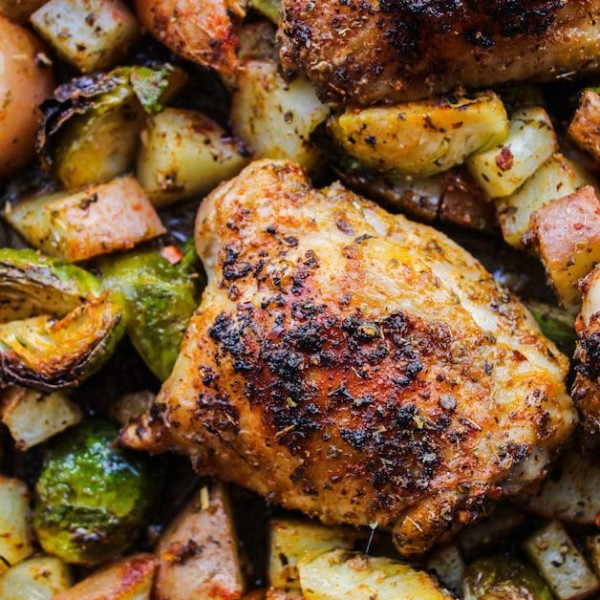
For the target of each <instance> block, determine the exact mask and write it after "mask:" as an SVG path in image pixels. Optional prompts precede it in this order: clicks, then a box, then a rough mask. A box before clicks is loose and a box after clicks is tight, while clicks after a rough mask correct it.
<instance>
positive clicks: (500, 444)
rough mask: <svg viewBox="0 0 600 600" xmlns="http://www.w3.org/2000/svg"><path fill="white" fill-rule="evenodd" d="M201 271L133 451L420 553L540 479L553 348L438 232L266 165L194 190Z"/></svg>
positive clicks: (553, 394) (553, 444)
mask: <svg viewBox="0 0 600 600" xmlns="http://www.w3.org/2000/svg"><path fill="white" fill-rule="evenodd" d="M196 243H197V249H198V252H199V254H200V256H201V258H202V259H203V261H204V265H205V268H206V271H207V274H208V277H209V283H208V287H207V288H206V290H205V291H204V295H203V298H202V303H201V306H200V308H199V309H198V311H197V312H196V314H195V315H194V317H193V318H192V321H191V323H190V326H189V329H188V331H187V334H186V338H185V340H184V342H183V345H182V348H181V354H180V356H179V359H178V361H177V364H176V366H175V368H174V371H173V373H172V375H171V376H170V378H169V379H168V381H167V382H166V383H165V384H164V386H163V388H162V390H161V392H160V394H159V396H158V397H157V400H156V403H155V404H154V406H153V407H152V409H151V410H150V411H149V412H148V413H147V414H145V415H144V416H142V417H141V418H140V419H139V420H138V421H137V422H134V423H133V424H131V425H130V426H128V427H127V428H126V429H125V430H124V431H123V433H122V436H121V441H122V442H123V443H125V444H126V445H129V446H131V447H134V448H138V449H142V450H149V451H151V452H161V451H167V450H174V451H177V452H181V453H184V454H187V455H189V457H190V458H191V459H192V461H193V464H194V465H195V467H196V469H197V470H198V471H199V472H201V473H210V474H215V475H218V476H219V477H220V478H222V479H225V480H228V481H233V482H235V483H238V484H240V485H243V486H246V487H248V488H250V489H252V490H255V491H256V492H258V493H260V494H263V495H264V496H266V497H267V499H268V500H269V501H271V502H274V503H278V504H282V505H283V506H285V507H287V508H291V509H299V510H301V511H304V512H305V513H307V514H309V515H311V516H314V517H318V518H320V519H322V520H323V521H324V522H328V523H348V524H351V525H356V526H361V525H371V526H378V527H380V528H382V529H385V530H388V531H391V532H392V533H393V535H394V541H395V543H396V545H397V546H398V549H399V550H400V551H401V552H402V553H404V554H411V553H418V552H422V551H424V550H426V549H427V548H428V547H429V546H430V545H431V544H432V543H433V542H434V541H436V540H438V539H440V538H443V537H445V536H447V535H448V534H450V533H452V532H453V531H455V530H456V528H457V527H460V526H461V525H464V524H466V523H468V522H470V521H471V520H473V519H474V518H475V517H476V516H478V515H479V514H481V513H482V512H484V511H485V510H486V508H487V507H488V506H489V504H490V502H491V501H492V500H495V499H498V498H500V497H502V496H504V495H511V494H515V493H518V492H519V491H520V490H521V489H522V488H523V487H525V486H527V485H529V484H530V483H532V482H534V481H536V480H538V479H539V478H540V477H542V476H543V475H544V473H545V470H546V467H547V465H548V463H549V461H550V460H551V459H552V457H553V455H554V454H555V453H556V451H557V450H558V449H559V448H560V447H561V445H562V444H563V443H565V442H566V441H567V440H568V437H569V435H570V433H571V432H572V430H573V428H574V426H575V423H576V414H575V411H574V408H573V405H572V402H571V399H570V398H569V396H568V395H567V393H566V391H565V384H564V377H565V375H566V372H567V368H568V362H567V360H566V358H565V357H563V356H562V355H561V354H560V353H559V352H558V351H557V349H556V348H555V346H554V345H553V344H552V343H551V342H550V341H548V340H547V339H545V338H544V337H543V336H542V334H541V333H540V331H539V330H538V328H537V326H536V324H535V322H534V321H533V319H532V317H531V316H530V315H529V314H528V313H527V311H526V310H525V309H524V308H523V306H522V305H521V304H520V303H519V302H518V301H516V300H515V299H514V298H513V297H511V295H510V293H509V292H507V291H506V290H504V289H503V288H501V287H500V286H499V285H498V284H497V283H496V282H495V281H494V279H493V278H492V277H491V276H490V275H489V274H488V273H487V272H486V271H485V270H484V269H483V267H482V266H481V265H480V264H479V263H478V262H477V261H476V260H475V259H474V258H472V257H471V256H470V255H469V254H468V253H467V252H465V251H464V250H462V249H461V248H460V247H459V246H457V245H456V244H454V243H453V242H452V241H450V240H449V239H448V238H447V237H446V236H445V235H443V234H442V233H439V232H437V231H435V230H434V229H431V228H430V227H427V226H424V225H419V224H416V223H412V222H410V221H409V220H407V219H406V218H404V217H402V216H392V215H390V214H388V213H387V212H386V211H384V210H383V209H382V208H380V207H378V206H377V205H376V204H374V203H372V202H370V201H367V200H365V199H363V198H361V197H360V196H358V195H356V194H354V193H352V192H350V191H348V190H347V189H345V188H343V187H342V186H341V185H340V184H334V185H332V186H330V187H327V188H324V189H321V190H317V189H314V188H313V187H312V186H311V184H310V182H309V180H308V178H307V177H306V175H305V173H304V172H303V171H302V169H301V168H300V167H299V166H297V165H295V164H292V163H288V162H278V161H268V160H263V161H259V162H255V163H253V164H251V165H250V166H248V167H247V168H246V169H245V170H244V171H243V172H242V173H241V174H240V175H239V176H238V177H237V178H235V179H233V180H231V181H229V182H227V183H224V184H222V185H221V186H220V187H219V188H217V190H215V191H214V192H213V193H212V194H211V195H210V196H208V197H207V198H206V199H205V200H204V202H203V204H202V206H201V209H200V212H199V214H198V217H197V223H196Z"/></svg>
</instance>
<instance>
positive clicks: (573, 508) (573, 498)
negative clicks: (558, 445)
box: [519, 450, 600, 525]
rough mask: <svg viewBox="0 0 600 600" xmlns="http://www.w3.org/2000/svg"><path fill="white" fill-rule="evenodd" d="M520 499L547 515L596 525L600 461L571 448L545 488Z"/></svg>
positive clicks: (523, 503)
mask: <svg viewBox="0 0 600 600" xmlns="http://www.w3.org/2000/svg"><path fill="white" fill-rule="evenodd" d="M519 503H520V504H521V505H522V506H523V507H525V508H527V509H528V510H530V511H531V512H533V513H535V514H537V515H540V516H542V517H546V518H548V519H559V520H560V521H566V522H572V523H580V524H583V525H597V524H598V515H600V462H599V461H598V460H597V459H596V457H593V456H587V455H581V454H579V453H577V452H575V451H574V450H570V451H569V452H567V454H566V455H565V456H564V457H563V458H562V460H561V462H560V463H559V464H558V465H557V467H556V468H555V470H554V472H553V473H551V475H550V477H549V478H548V479H547V480H546V482H545V483H544V485H543V486H542V488H541V489H540V490H539V491H538V492H537V493H536V494H535V495H532V496H523V497H521V498H520V499H519Z"/></svg>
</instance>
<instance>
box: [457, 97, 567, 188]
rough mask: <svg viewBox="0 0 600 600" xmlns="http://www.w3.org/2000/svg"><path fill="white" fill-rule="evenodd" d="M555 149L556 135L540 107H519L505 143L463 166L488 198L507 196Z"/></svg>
mask: <svg viewBox="0 0 600 600" xmlns="http://www.w3.org/2000/svg"><path fill="white" fill-rule="evenodd" d="M557 149H558V143H557V140H556V134H555V133H554V128H553V126H552V122H551V121H550V117H549V116H548V113H547V112H546V111H545V110H544V109H543V108H522V109H520V110H518V111H516V112H515V113H514V114H513V116H512V118H511V120H510V131H509V134H508V138H507V139H506V141H504V142H503V143H501V144H500V145H497V146H495V147H494V148H492V149H491V150H487V151H484V152H477V153H476V154H473V156H471V157H470V158H469V159H468V160H467V165H468V167H469V169H470V170H471V173H472V175H473V176H474V177H475V179H476V180H477V182H478V183H479V185H480V186H481V187H482V188H483V189H484V190H485V191H486V192H487V194H488V195H489V196H490V197H491V198H497V197H499V196H508V195H509V194H512V193H513V192H514V191H515V190H516V189H517V188H519V187H520V186H521V185H523V183H524V182H525V181H526V180H527V179H528V178H529V177H531V175H533V174H534V173H535V172H536V171H537V169H538V168H539V167H540V166H541V165H542V164H543V163H544V162H545V161H546V160H548V158H549V157H550V156H551V155H552V154H553V153H554V152H555V151H556V150H557Z"/></svg>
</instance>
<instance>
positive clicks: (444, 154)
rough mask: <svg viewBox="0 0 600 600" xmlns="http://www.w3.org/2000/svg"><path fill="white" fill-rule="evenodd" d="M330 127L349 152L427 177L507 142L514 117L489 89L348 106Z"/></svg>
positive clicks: (373, 163) (382, 165)
mask: <svg viewBox="0 0 600 600" xmlns="http://www.w3.org/2000/svg"><path fill="white" fill-rule="evenodd" d="M329 129H330V131H331V133H332V135H333V137H334V138H335V140H336V142H337V143H338V144H339V145H340V146H341V147H342V148H343V149H344V150H345V151H346V152H348V153H349V154H351V155H352V156H354V157H355V158H357V159H358V160H359V161H360V162H361V163H363V164H365V165H367V166H369V167H371V168H374V169H378V170H381V171H392V172H396V173H403V174H405V175H422V176H427V175H433V174H434V173H440V172H442V171H447V170H448V169H450V168H451V167H454V166H455V165H458V164H461V163H462V162H463V161H464V159H465V158H466V157H467V156H469V155H470V154H472V153H473V152H476V151H478V150H479V151H481V150H485V149H488V148H491V147H492V146H496V145H497V144H501V143H502V142H504V140H505V139H506V136H507V134H508V117H507V116H506V110H505V109H504V105H503V104H502V101H501V100H500V98H499V97H498V96H496V94H494V93H493V92H485V93H481V94H478V95H476V96H474V97H473V96H469V97H467V96H463V97H458V98H442V99H433V100H423V101H420V102H409V103H407V104H396V105H392V106H381V107H374V108H362V109H358V108H347V109H346V110H345V111H344V112H343V113H342V114H341V115H339V116H334V117H332V118H331V119H330V120H329Z"/></svg>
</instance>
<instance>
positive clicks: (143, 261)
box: [100, 244, 199, 380]
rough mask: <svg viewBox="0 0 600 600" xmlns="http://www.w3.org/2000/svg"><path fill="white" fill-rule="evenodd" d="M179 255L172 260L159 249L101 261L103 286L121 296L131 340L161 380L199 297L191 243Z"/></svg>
mask: <svg viewBox="0 0 600 600" xmlns="http://www.w3.org/2000/svg"><path fill="white" fill-rule="evenodd" d="M171 249H172V250H174V252H175V253H176V254H177V253H179V252H180V251H179V250H178V249H174V248H172V247H171ZM179 258H180V259H181V260H179V262H178V263H177V264H172V263H171V262H169V260H167V259H166V258H164V257H163V256H162V255H161V253H160V252H159V251H157V250H145V251H142V252H138V251H136V252H130V253H128V254H124V255H122V256H120V257H116V258H113V257H111V258H107V259H106V260H105V261H104V262H102V263H101V265H100V268H101V270H102V272H103V273H104V286H105V288H107V289H109V290H117V291H119V292H120V293H121V294H122V296H123V297H124V298H125V304H126V309H127V314H128V324H127V333H128V335H129V338H130V340H131V342H132V344H133V345H134V347H135V348H136V350H137V351H138V352H139V353H140V355H141V357H142V358H143V359H144V362H146V364H147V365H148V367H149V368H150V369H151V370H152V371H153V372H154V374H155V375H156V376H157V377H158V378H159V379H161V380H165V379H166V378H167V377H168V376H169V375H170V373H171V370H172V368H173V365H174V364H175V360H176V359H177V355H178V354H179V346H180V344H181V341H182V339H183V334H184V333H185V330H186V327H187V325H188V322H189V320H190V317H191V316H192V313H193V312H194V310H195V309H196V308H197V306H198V301H199V296H198V287H199V277H198V274H197V269H198V268H199V263H198V260H197V257H196V253H195V250H194V247H193V245H192V244H189V245H187V246H186V248H185V253H184V254H183V255H182V256H180V257H179Z"/></svg>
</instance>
